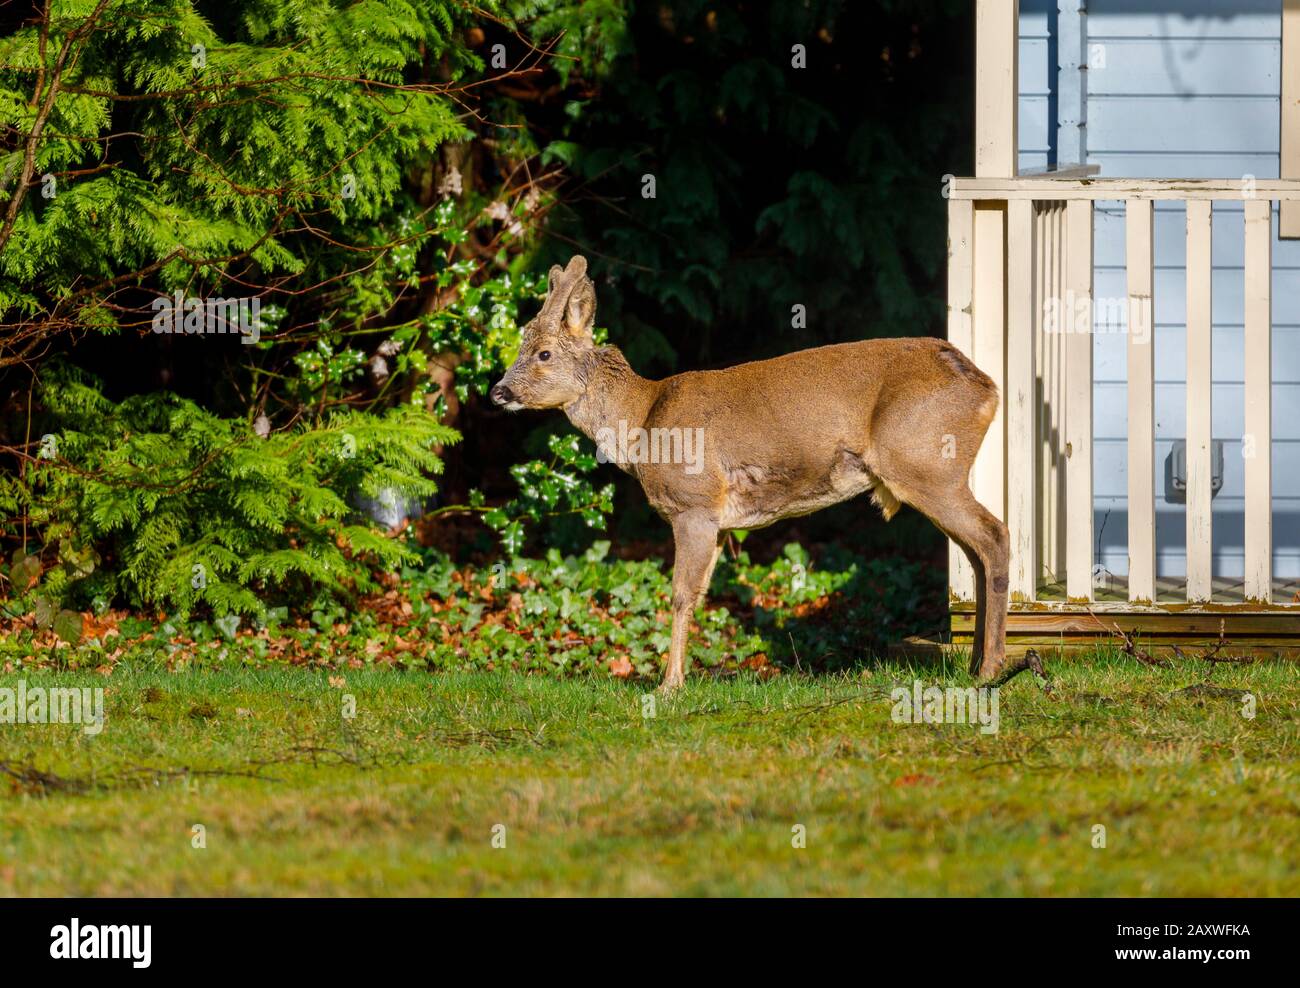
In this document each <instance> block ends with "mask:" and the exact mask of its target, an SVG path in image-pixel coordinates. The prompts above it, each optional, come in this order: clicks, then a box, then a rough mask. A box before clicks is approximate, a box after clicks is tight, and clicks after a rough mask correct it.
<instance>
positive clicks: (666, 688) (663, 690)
mask: <svg viewBox="0 0 1300 988" xmlns="http://www.w3.org/2000/svg"><path fill="white" fill-rule="evenodd" d="M683 685H684V682H683V680H680V679H665V680H664V681H663V682H662V683H660V684H659V688H658V689H657V690H655V692H656V693H658V694H659V695H660V696H661V697H664V698H665V699H667V698H668V697H670V696H672V695H673V694H674V693H676V692H677V691H678V690H680V689H681V688H682V686H683Z"/></svg>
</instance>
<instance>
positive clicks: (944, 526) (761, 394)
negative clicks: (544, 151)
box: [489, 255, 1027, 694]
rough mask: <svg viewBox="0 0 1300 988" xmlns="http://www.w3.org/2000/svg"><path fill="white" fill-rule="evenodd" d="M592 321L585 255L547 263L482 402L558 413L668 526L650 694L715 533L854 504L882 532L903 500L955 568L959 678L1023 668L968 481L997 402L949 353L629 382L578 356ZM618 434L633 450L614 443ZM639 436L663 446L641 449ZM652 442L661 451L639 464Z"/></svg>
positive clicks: (989, 540) (682, 635) (860, 354)
mask: <svg viewBox="0 0 1300 988" xmlns="http://www.w3.org/2000/svg"><path fill="white" fill-rule="evenodd" d="M595 317H596V290H595V286H594V285H593V283H592V281H591V279H590V278H589V277H588V276H587V261H586V258H584V257H582V256H581V255H576V256H574V257H573V258H572V259H571V260H570V261H569V263H568V264H567V265H566V266H565V267H563V268H561V267H560V266H559V265H558V264H557V265H554V266H552V267H551V269H550V272H549V274H548V278H547V291H546V297H545V299H544V301H543V303H542V307H541V310H540V311H539V312H538V313H537V315H536V316H535V317H534V318H533V319H532V320H530V321H529V322H528V323H526V324H525V325H524V327H523V328H522V330H521V332H520V342H519V350H518V355H517V357H516V359H515V360H514V362H513V364H511V366H510V368H509V369H508V370H507V371H506V373H505V375H504V376H503V377H502V378H501V380H500V381H499V382H497V383H496V384H495V385H493V387H492V388H491V389H490V391H489V397H490V398H491V401H492V402H493V403H494V404H495V405H497V406H500V407H502V408H504V409H505V410H507V411H510V412H514V411H519V410H521V409H561V410H563V412H564V414H565V415H566V416H567V417H568V419H569V421H570V422H571V423H572V424H573V425H574V426H575V427H577V429H578V430H579V431H581V432H582V433H583V434H584V435H586V436H587V437H588V438H590V439H592V440H593V441H595V442H596V444H597V450H598V454H599V455H600V458H601V459H602V460H606V461H612V462H614V463H615V464H616V465H617V466H618V467H619V468H620V469H622V470H623V471H625V472H626V473H629V474H631V475H632V476H634V477H635V478H636V479H637V480H638V481H639V482H640V484H641V488H642V490H643V491H644V492H645V495H646V498H647V499H648V500H649V502H650V505H651V507H653V508H654V509H655V511H656V512H658V514H659V515H660V516H661V517H662V518H663V519H664V520H665V521H666V522H668V524H669V525H671V526H672V534H673V550H674V553H673V572H672V637H671V639H670V641H671V644H670V646H669V650H668V656H667V660H666V662H665V666H664V675H663V681H662V683H661V685H660V687H659V691H660V692H661V693H662V694H671V693H673V692H674V691H676V690H677V689H679V688H680V687H681V686H682V685H683V684H684V682H685V658H686V649H687V643H688V637H689V634H690V626H691V621H692V620H693V618H694V614H695V611H696V608H697V607H699V606H700V605H701V603H702V602H703V600H704V597H705V595H706V593H707V591H708V588H709V584H710V582H711V580H712V577H713V570H714V567H715V566H716V565H717V562H718V557H719V555H720V553H721V551H722V547H723V545H724V543H725V538H726V534H727V533H728V532H730V531H732V530H735V529H747V530H748V529H757V528H762V527H765V526H767V525H771V524H773V523H775V522H777V521H780V520H782V519H785V518H792V517H797V516H801V515H806V514H810V513H812V512H814V511H817V510H819V509H821V508H826V507H829V506H830V505H833V504H838V503H840V502H842V501H846V500H848V499H850V498H853V497H856V496H857V495H859V494H865V493H868V492H869V493H870V495H871V500H872V501H873V502H874V503H875V505H876V506H877V507H878V508H879V509H880V511H881V513H882V514H883V515H884V518H885V520H886V521H889V520H890V519H891V518H893V517H894V515H895V514H897V513H898V511H899V509H900V508H901V507H902V506H903V505H905V504H906V505H910V506H911V507H912V508H914V509H916V510H917V511H920V512H921V513H922V514H923V515H925V516H926V517H927V518H929V519H930V521H931V522H933V523H934V525H935V526H936V527H937V528H938V529H939V531H941V532H942V533H943V534H944V535H946V536H947V537H948V538H950V539H951V540H952V541H953V542H955V543H956V544H957V545H958V546H959V547H960V548H961V551H962V552H963V553H964V554H965V556H966V558H967V559H968V560H969V561H970V565H971V568H972V569H973V570H974V576H975V596H976V625H975V634H974V642H973V647H972V649H971V657H970V667H969V672H970V675H971V676H973V677H976V679H977V681H980V682H984V683H989V682H995V681H1005V680H1006V679H1008V678H1010V676H1012V675H1014V674H1015V673H1016V672H1018V671H1020V670H1021V669H1022V668H1025V667H1026V665H1027V661H1026V660H1014V661H1013V662H1011V663H1009V662H1008V659H1007V655H1006V641H1005V625H1006V613H1007V588H1008V568H1009V565H1010V560H1009V553H1010V548H1009V538H1008V533H1007V527H1006V525H1004V524H1003V523H1002V522H1001V521H1000V520H999V519H998V518H997V517H996V516H995V515H994V514H993V513H992V512H990V511H989V510H988V509H987V508H986V507H985V506H984V505H982V504H980V502H979V501H977V500H976V499H975V496H974V494H973V493H972V492H971V489H970V485H969V478H970V473H971V465H972V463H973V462H974V459H975V455H976V453H977V452H978V450H979V447H980V444H981V442H983V439H984V434H985V432H987V431H988V427H989V423H990V422H992V420H993V417H994V415H995V414H996V412H997V410H998V401H999V399H998V389H997V385H996V384H995V383H994V382H993V380H992V379H990V378H989V376H988V375H987V374H985V373H984V372H983V371H981V370H980V369H979V368H978V367H976V366H975V365H974V364H973V363H972V362H971V361H970V360H969V359H968V358H967V357H966V356H965V355H963V354H962V353H961V351H959V350H958V349H957V348H956V347H954V346H952V344H950V343H948V342H947V341H946V340H940V339H936V338H933V337H904V338H898V339H869V340H861V341H856V342H849V343H838V344H832V345H829V346H822V347H816V348H813V349H807V350H799V351H796V352H794V353H788V354H785V355H784V356H779V357H774V358H771V359H768V360H757V361H753V362H751V363H744V364H739V365H736V366H733V367H727V368H724V369H720V370H697V371H687V372H684V373H680V374H675V375H673V376H671V377H667V378H664V379H663V380H658V381H656V380H650V379H647V378H644V377H641V376H640V375H639V374H637V373H636V372H635V371H634V370H633V369H632V367H631V365H630V364H629V363H628V361H627V359H626V358H625V357H624V356H623V354H622V352H621V351H620V350H619V349H618V348H617V347H615V346H597V345H596V344H595V343H594V341H593V335H592V328H593V324H594V321H595ZM628 435H636V436H637V437H638V440H639V442H638V443H637V444H636V445H634V446H633V447H632V448H630V449H629V448H626V447H627V444H626V443H621V445H622V446H623V447H624V448H618V447H619V446H620V440H621V439H622V438H623V437H626V436H628ZM646 435H650V436H651V437H654V436H656V435H657V436H659V437H663V436H669V437H673V441H670V442H667V443H663V442H661V443H659V444H658V445H657V446H656V445H654V444H653V443H651V444H650V445H651V446H654V448H653V449H647V444H646V443H645V442H644V441H642V440H644V438H645V436H646ZM695 435H698V436H700V437H701V438H702V440H703V441H702V443H700V444H698V448H696V449H693V450H689V451H688V450H687V445H688V444H687V443H685V442H680V441H677V439H678V438H680V437H685V436H695ZM665 447H666V448H667V451H668V452H669V454H674V453H675V454H678V455H675V456H674V455H668V456H662V455H654V454H655V453H657V452H662V451H663V449H664V448H665ZM687 452H689V453H690V454H691V455H689V456H687V455H684V454H686V453H687Z"/></svg>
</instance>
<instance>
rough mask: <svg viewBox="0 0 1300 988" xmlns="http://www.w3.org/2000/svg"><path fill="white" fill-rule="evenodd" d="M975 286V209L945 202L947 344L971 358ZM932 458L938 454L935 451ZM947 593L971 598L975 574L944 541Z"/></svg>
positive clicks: (962, 555) (965, 203) (954, 547)
mask: <svg viewBox="0 0 1300 988" xmlns="http://www.w3.org/2000/svg"><path fill="white" fill-rule="evenodd" d="M974 285H975V207H974V204H973V203H971V202H969V201H961V200H957V199H950V200H949V201H948V342H949V343H951V344H952V345H953V346H955V347H956V348H957V349H958V350H960V351H961V352H962V353H964V354H965V355H966V356H968V357H969V356H971V355H972V349H973V344H974V328H973V319H972V312H971V309H972V306H973V304H974ZM936 455H941V453H939V452H938V451H936ZM948 593H949V596H950V597H951V598H952V599H953V600H959V601H973V600H974V599H975V571H974V570H973V569H971V565H970V560H968V559H967V558H966V554H965V553H964V552H962V550H961V549H960V548H958V546H957V543H956V542H953V541H951V540H949V542H948Z"/></svg>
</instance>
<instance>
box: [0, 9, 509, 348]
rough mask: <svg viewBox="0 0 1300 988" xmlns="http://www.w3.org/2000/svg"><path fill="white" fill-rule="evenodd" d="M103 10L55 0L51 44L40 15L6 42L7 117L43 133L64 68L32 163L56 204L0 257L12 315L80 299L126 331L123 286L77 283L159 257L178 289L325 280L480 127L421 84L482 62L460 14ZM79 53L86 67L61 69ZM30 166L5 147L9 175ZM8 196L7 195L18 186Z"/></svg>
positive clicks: (27, 220)
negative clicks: (315, 272)
mask: <svg viewBox="0 0 1300 988" xmlns="http://www.w3.org/2000/svg"><path fill="white" fill-rule="evenodd" d="M486 7H487V9H488V10H491V8H492V4H491V3H488V4H487V5H486ZM90 12H91V11H90V5H88V4H71V3H56V4H54V5H53V14H52V19H51V29H50V32H49V36H48V37H47V38H42V30H41V26H40V25H39V24H38V23H33V24H30V25H28V26H25V27H23V28H22V29H20V30H19V31H17V32H16V33H15V34H13V35H12V36H10V37H9V38H6V39H4V40H3V41H0V125H2V126H6V127H12V128H14V129H15V130H16V132H18V133H22V134H26V133H28V131H29V130H31V128H32V126H33V125H34V123H35V120H36V117H37V114H38V112H39V108H40V100H43V99H44V98H45V95H46V93H48V92H49V86H50V84H51V82H50V80H52V79H53V78H54V77H55V75H56V72H58V82H59V87H60V88H59V91H58V94H57V96H56V98H55V99H54V103H53V111H52V113H51V114H50V116H49V120H48V122H47V124H46V136H44V137H43V138H42V140H41V141H40V142H39V144H38V150H37V158H36V172H35V174H36V176H40V175H43V174H51V175H53V176H54V178H55V186H54V189H53V192H54V194H53V195H51V196H43V195H34V194H29V196H28V199H27V201H26V203H25V208H24V209H22V210H21V211H20V212H19V214H18V220H17V224H16V227H15V229H14V233H13V247H14V248H16V249H8V250H5V251H4V252H3V253H0V314H3V313H5V312H6V311H7V310H10V309H11V308H12V309H16V310H18V311H19V312H20V313H21V314H22V315H23V316H24V317H29V318H30V317H36V316H38V315H40V314H42V313H47V314H48V313H49V312H52V311H54V310H56V309H58V308H60V307H70V308H71V310H72V311H71V312H70V313H69V315H70V316H71V317H72V318H75V319H76V320H77V321H78V322H80V323H82V324H83V325H93V326H96V327H97V328H106V327H108V326H110V325H113V324H114V323H115V321H116V320H115V319H114V318H113V317H112V316H111V315H110V313H109V312H108V311H107V310H105V309H104V308H103V306H102V303H103V302H104V301H105V300H106V299H107V298H108V297H109V292H108V291H107V287H108V286H103V288H101V289H100V290H90V291H86V292H82V293H79V294H78V295H77V296H75V297H74V296H72V294H71V293H70V292H69V291H68V290H67V280H68V278H67V275H68V274H69V273H71V272H76V273H77V274H78V275H79V276H80V277H81V278H82V279H83V281H84V283H85V284H87V285H94V284H95V283H96V282H100V281H106V280H107V279H110V278H111V277H113V276H114V275H116V274H119V273H121V272H124V271H132V270H137V269H144V268H147V267H150V266H151V265H155V264H157V265H161V269H160V270H159V272H158V275H157V278H158V283H159V286H160V287H161V289H162V290H163V291H167V292H170V291H172V290H174V289H184V290H186V291H188V292H190V293H191V294H195V293H196V292H197V291H199V290H201V289H202V288H203V287H204V285H205V284H206V285H207V286H212V285H216V284H219V283H220V282H221V281H222V280H223V279H224V278H226V277H228V276H229V275H232V274H236V273H239V272H241V271H243V270H244V268H245V264H246V262H245V258H247V259H248V260H251V261H252V262H253V263H254V264H256V265H257V268H258V269H259V273H260V276H263V277H265V276H266V275H270V274H281V275H293V274H301V273H306V274H311V273H312V272H311V268H312V266H313V264H314V263H320V257H321V255H322V254H324V255H327V256H328V255H335V254H337V253H338V252H339V251H338V250H337V249H335V248H334V247H333V246H332V245H333V244H339V246H340V247H341V246H342V245H345V244H346V243H347V242H348V241H350V240H352V239H354V234H353V233H352V232H350V231H352V230H359V229H364V228H365V227H366V226H367V225H369V224H372V223H375V222H376V221H380V220H382V219H383V218H384V217H385V216H386V215H387V214H388V213H389V212H390V210H391V208H392V206H393V203H394V201H395V197H396V196H397V195H398V193H399V191H400V190H401V188H402V186H403V181H404V177H405V176H404V168H405V167H407V166H409V165H410V164H411V163H412V162H414V161H418V160H419V159H420V158H421V157H424V158H427V157H428V155H430V154H431V153H432V152H433V151H434V150H435V149H436V148H437V147H438V146H439V145H441V144H442V143H444V142H445V141H448V140H453V139H461V138H464V137H465V136H467V134H468V131H467V130H466V128H465V126H464V124H463V123H462V122H460V121H459V120H458V118H457V111H456V108H455V105H454V103H453V101H452V100H451V99H450V98H449V97H448V95H447V91H446V90H447V86H446V85H445V84H444V85H442V86H432V85H430V86H411V85H406V82H407V78H406V76H407V73H408V71H410V70H411V69H412V68H413V67H416V66H419V65H421V64H422V63H423V61H424V59H426V58H429V57H432V58H434V59H443V60H444V61H443V64H444V66H445V68H446V71H447V75H448V77H449V81H452V80H455V79H457V78H459V77H460V76H461V74H462V73H463V72H464V71H465V70H467V69H470V68H476V67H478V66H479V64H480V63H479V61H478V59H477V58H476V57H475V56H474V55H473V54H472V53H470V52H469V51H468V50H467V49H466V48H465V47H464V45H463V43H462V42H461V40H460V39H459V36H458V35H459V30H458V29H459V27H460V26H463V25H464V24H465V23H467V17H466V11H465V9H464V8H463V6H462V5H460V4H456V3H452V2H431V3H430V2H419V3H416V2H407V0H367V2H366V3H358V4H337V3H333V2H329V0H235V2H232V3H228V4H224V5H222V6H221V7H220V8H219V9H213V11H212V13H211V16H205V14H204V13H202V12H200V10H199V9H198V6H197V5H196V4H192V3H187V2H181V0H115V2H110V3H109V4H108V5H107V8H106V9H105V10H104V11H103V13H102V14H101V15H100V16H99V17H98V19H96V20H93V21H92V20H90V19H89V15H90ZM65 44H67V45H69V46H71V49H72V50H73V51H74V52H75V55H76V57H75V58H70V59H68V61H67V64H66V65H65V66H64V67H63V69H62V70H61V72H59V70H58V67H57V65H56V58H57V56H58V53H59V51H60V50H61V48H62V46H64V45H65ZM42 53H44V59H43V60H42ZM38 69H41V70H43V73H44V74H43V75H38V74H37V70H38ZM38 81H41V82H43V84H44V86H45V91H44V92H39V93H36V97H38V98H34V97H33V92H34V86H35V85H36V83H37V82H38ZM114 135H120V136H115V137H114ZM110 138H112V140H110ZM123 148H126V149H129V150H128V152H127V153H125V154H124V153H121V149H123ZM22 155H23V148H22V146H21V145H17V146H16V147H15V148H14V149H12V150H10V151H9V152H8V153H5V154H0V173H3V174H5V175H6V176H9V175H12V174H14V173H16V171H17V170H18V168H19V167H20V165H21V159H22ZM0 188H2V189H3V191H0V203H3V202H5V201H7V200H8V198H9V196H10V195H12V194H14V193H13V186H12V185H10V183H9V182H8V181H6V182H5V183H3V185H2V186H0ZM34 191H35V190H34ZM322 234H327V236H324V237H323V236H322ZM324 263H325V264H326V265H327V266H328V265H329V263H330V262H329V261H325V262H324ZM52 275H53V276H54V277H53V279H52V278H51V276H52ZM196 279H197V282H196ZM51 283H53V285H54V290H53V291H47V286H49V285H50V284H51Z"/></svg>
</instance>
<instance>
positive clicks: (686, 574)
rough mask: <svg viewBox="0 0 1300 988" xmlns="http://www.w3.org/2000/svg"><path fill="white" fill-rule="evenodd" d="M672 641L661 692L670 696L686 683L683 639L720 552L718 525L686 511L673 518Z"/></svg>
mask: <svg viewBox="0 0 1300 988" xmlns="http://www.w3.org/2000/svg"><path fill="white" fill-rule="evenodd" d="M673 543H674V547H675V549H676V553H675V556H674V558H673V641H672V645H670V646H669V649H668V666H667V668H666V669H664V681H663V683H662V684H661V685H660V687H659V692H661V693H671V692H673V690H675V689H677V688H678V687H679V686H681V685H682V683H683V682H685V680H686V639H687V638H688V637H689V635H690V633H691V617H692V616H693V615H694V614H695V608H696V607H697V606H699V603H700V598H701V597H703V596H704V592H705V591H706V590H708V589H709V581H710V580H711V579H712V578H713V567H714V566H716V565H717V562H718V553H719V552H720V551H721V550H722V542H721V541H720V533H719V531H718V525H717V522H715V521H714V520H713V518H712V516H710V515H707V514H703V513H695V512H687V513H685V514H681V515H678V516H677V517H676V518H674V519H673Z"/></svg>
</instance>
